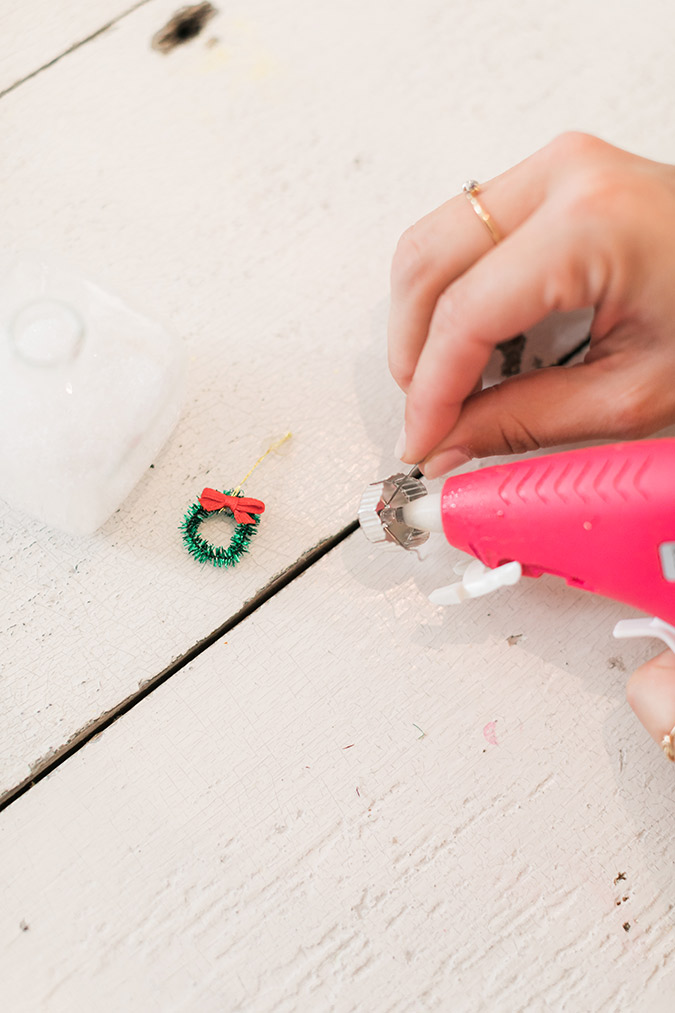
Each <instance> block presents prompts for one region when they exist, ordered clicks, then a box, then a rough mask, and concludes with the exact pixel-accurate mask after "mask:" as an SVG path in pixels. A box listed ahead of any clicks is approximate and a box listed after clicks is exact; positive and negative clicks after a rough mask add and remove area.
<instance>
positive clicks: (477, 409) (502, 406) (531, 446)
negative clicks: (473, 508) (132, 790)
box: [422, 364, 626, 478]
mask: <svg viewBox="0 0 675 1013" xmlns="http://www.w3.org/2000/svg"><path fill="white" fill-rule="evenodd" d="M622 382H623V378H622V377H621V376H620V375H619V374H618V373H617V372H616V371H615V370H611V369H606V368H605V367H604V365H602V366H601V365H599V364H598V365H579V366H572V367H570V368H567V369H565V368H563V367H553V368H551V369H543V370H540V371H538V372H534V373H528V374H526V375H524V376H520V377H515V378H514V379H513V380H506V381H504V382H503V383H501V384H500V385H499V386H497V387H491V388H490V389H488V390H484V391H481V392H479V393H477V394H475V395H474V396H472V397H469V398H468V399H467V400H466V401H465V403H464V405H463V407H462V409H461V412H460V415H459V418H458V419H457V422H456V423H455V425H454V426H453V427H452V429H451V431H450V433H449V434H448V436H447V437H446V438H445V439H444V440H442V441H441V443H440V444H439V445H438V446H437V447H436V448H435V449H434V452H433V454H432V455H431V456H430V457H428V458H427V460H426V461H425V462H424V463H423V464H422V471H423V472H424V474H425V475H426V476H427V478H438V476H439V475H443V474H445V473H446V472H447V471H449V470H451V469H452V468H456V467H458V465H459V464H461V463H462V459H461V457H460V456H459V455H460V454H463V455H464V460H468V459H470V458H472V457H490V456H492V455H494V454H523V453H527V452H528V451H531V450H538V449H539V448H540V447H554V446H557V445H558V444H562V443H573V442H578V441H581V440H586V439H591V438H593V439H611V438H613V437H623V436H624V435H626V434H625V432H624V429H623V426H624V421H623V419H622V418H620V417H618V416H617V412H616V409H617V405H618V404H619V403H620V397H621V393H622V391H621V387H622Z"/></svg>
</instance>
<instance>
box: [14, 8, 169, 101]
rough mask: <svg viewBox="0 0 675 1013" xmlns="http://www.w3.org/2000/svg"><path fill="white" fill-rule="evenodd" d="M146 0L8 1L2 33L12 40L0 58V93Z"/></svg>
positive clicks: (116, 21) (110, 26) (15, 85)
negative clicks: (91, 0)
mask: <svg viewBox="0 0 675 1013" xmlns="http://www.w3.org/2000/svg"><path fill="white" fill-rule="evenodd" d="M144 3H149V0H135V2H134V0H94V2H86V3H83V2H82V0H59V3H58V4H51V3H44V2H41V0H27V2H24V3H20V4H5V5H4V6H3V9H2V10H1V11H0V32H1V33H2V38H3V39H5V40H8V41H10V42H11V44H10V45H7V46H5V49H4V52H3V54H2V60H1V61H0V97H1V96H2V94H3V93H5V92H7V91H9V90H11V89H12V88H15V87H17V86H18V85H19V84H20V83H21V82H22V81H24V80H25V79H26V78H28V77H31V76H33V75H34V74H37V73H40V72H41V71H42V69H44V68H47V67H49V66H50V65H51V64H52V63H53V62H54V61H55V60H57V59H61V58H62V57H63V56H64V54H67V53H70V52H72V50H73V49H74V48H75V47H77V46H80V45H82V44H86V42H87V40H89V39H91V38H92V36H96V34H97V33H98V32H100V31H108V30H109V29H110V28H112V27H113V25H115V24H117V23H118V22H119V20H120V19H121V18H123V17H124V16H125V15H126V14H127V13H128V12H129V11H131V10H134V9H135V8H136V7H139V6H141V5H142V4H144Z"/></svg>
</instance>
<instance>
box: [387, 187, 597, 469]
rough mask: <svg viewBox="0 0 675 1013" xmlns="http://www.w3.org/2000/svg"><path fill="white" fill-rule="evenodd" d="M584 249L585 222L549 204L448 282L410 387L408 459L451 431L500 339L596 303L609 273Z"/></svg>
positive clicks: (412, 459)
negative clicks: (557, 314) (590, 265)
mask: <svg viewBox="0 0 675 1013" xmlns="http://www.w3.org/2000/svg"><path fill="white" fill-rule="evenodd" d="M582 256H585V257H586V259H587V260H588V258H589V253H588V244H587V243H586V241H585V237H584V236H583V235H581V234H580V226H579V223H578V222H577V223H574V222H572V221H570V220H569V219H567V218H566V217H565V216H564V215H561V214H560V211H559V209H557V208H556V207H555V206H553V207H552V206H551V205H550V204H544V205H542V206H541V207H540V208H538V209H537V210H536V211H535V212H534V214H532V215H531V216H530V217H529V218H528V219H527V220H526V221H525V222H524V223H523V224H522V225H521V226H520V228H518V229H516V231H515V232H513V233H512V234H511V235H510V236H507V238H506V239H505V240H503V242H501V243H500V244H499V245H498V246H495V247H494V248H493V249H492V250H491V251H490V252H489V253H487V254H486V255H485V256H484V257H482V258H481V259H480V260H479V261H477V262H476V264H474V266H473V267H471V268H470V269H469V270H468V271H467V272H466V273H465V274H463V275H462V276H461V277H460V278H458V279H457V280H456V281H455V282H453V283H452V284H451V285H449V286H448V287H447V288H446V289H445V291H444V292H443V293H442V295H441V296H440V298H439V299H438V302H437V303H436V307H435V310H434V313H433V317H432V320H431V326H430V328H429V336H428V338H427V340H426V343H425V345H424V347H423V349H422V351H421V353H420V356H419V359H418V362H417V367H416V369H415V374H414V377H413V380H412V383H411V385H410V388H409V392H408V398H407V401H406V414H405V430H406V446H405V451H404V452H403V455H402V459H403V460H404V461H408V462H409V463H411V464H412V463H415V462H418V461H422V460H424V458H425V457H426V456H427V455H428V454H429V453H430V452H431V451H432V450H433V449H434V448H435V447H436V446H437V444H438V443H439V442H440V441H441V440H442V439H443V437H444V436H446V434H447V433H448V432H449V431H450V429H451V428H452V426H453V425H454V424H455V422H456V420H457V417H458V415H459V412H460V409H461V406H462V403H463V401H464V400H465V398H467V397H468V396H469V394H470V393H471V391H472V389H473V387H474V385H475V384H476V381H477V380H478V379H479V377H480V375H481V373H482V371H483V369H484V368H485V365H486V364H487V361H488V359H489V357H490V354H491V352H492V350H493V348H494V347H495V345H497V344H498V343H499V342H500V341H503V340H505V339H506V338H509V337H511V336H512V335H513V334H518V333H520V332H521V331H524V330H527V329H528V328H530V327H532V326H533V325H534V324H535V323H538V322H539V321H540V320H542V319H543V318H544V317H545V316H548V314H549V313H551V312H553V311H554V310H561V311H566V310H571V309H580V308H582V307H584V306H590V305H593V304H594V303H595V302H596V300H597V299H598V298H599V297H600V294H601V291H602V285H603V284H604V273H603V270H602V267H601V265H600V266H599V267H598V269H596V270H589V269H587V266H586V264H585V263H582V261H581V257H582ZM591 278H592V279H593V289H591V282H590V279H591Z"/></svg>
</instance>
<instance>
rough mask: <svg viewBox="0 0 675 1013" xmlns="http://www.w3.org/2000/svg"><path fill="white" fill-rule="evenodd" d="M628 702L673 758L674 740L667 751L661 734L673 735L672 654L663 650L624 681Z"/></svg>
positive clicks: (674, 684)
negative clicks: (626, 683) (626, 682)
mask: <svg viewBox="0 0 675 1013" xmlns="http://www.w3.org/2000/svg"><path fill="white" fill-rule="evenodd" d="M626 696H627V697H628V703H629V704H630V705H631V707H632V708H633V710H634V711H635V713H636V714H637V716H638V718H639V719H640V721H641V722H642V724H643V725H644V726H645V728H646V729H647V731H648V732H649V734H650V735H651V737H652V738H653V739H654V740H655V741H656V742H658V743H659V745H662V746H663V748H664V752H666V755H667V756H668V758H669V759H670V760H675V741H672V742H671V750H670V753H668V751H667V750H666V746H667V745H668V742H667V741H666V743H665V745H664V737H665V736H669V735H670V733H671V732H672V733H673V738H675V729H674V726H675V654H673V652H672V651H664V653H663V654H659V655H657V656H656V657H655V658H652V659H651V661H648V662H647V663H646V664H645V665H642V666H641V667H640V668H638V669H637V670H636V671H635V672H633V674H632V676H631V677H630V679H629V681H628V686H627V688H626Z"/></svg>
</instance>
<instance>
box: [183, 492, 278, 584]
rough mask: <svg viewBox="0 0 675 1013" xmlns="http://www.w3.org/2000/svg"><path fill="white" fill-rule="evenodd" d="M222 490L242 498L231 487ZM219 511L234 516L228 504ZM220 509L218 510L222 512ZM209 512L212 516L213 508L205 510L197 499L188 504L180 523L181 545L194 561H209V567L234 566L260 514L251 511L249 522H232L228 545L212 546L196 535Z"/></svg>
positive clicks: (239, 493)
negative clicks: (182, 543) (251, 520)
mask: <svg viewBox="0 0 675 1013" xmlns="http://www.w3.org/2000/svg"><path fill="white" fill-rule="evenodd" d="M223 493H224V495H226V496H239V497H243V495H244V494H243V492H242V490H241V489H239V490H238V491H237V492H235V491H234V490H233V489H224V490H223ZM261 505H262V504H261ZM223 510H224V511H225V513H226V514H229V515H230V517H232V516H234V515H233V513H232V510H230V508H229V507H223ZM223 510H221V511H219V512H220V513H222V512H223ZM209 515H211V516H212V515H213V511H208V510H205V509H204V507H203V506H202V505H201V503H200V502H199V500H197V501H196V502H195V503H193V504H192V506H191V507H190V509H189V510H188V511H187V513H186V514H185V517H184V518H183V521H182V523H181V526H180V529H181V531H182V532H183V542H184V543H185V547H186V548H187V550H188V552H189V553H190V554H191V555H192V556H193V557H194V558H195V559H196V560H197V562H198V563H212V564H213V566H236V564H237V562H238V561H239V559H240V557H241V555H242V553H244V552H248V544H249V542H250V541H251V538H252V537H253V535H254V534H255V531H256V528H257V527H258V524H259V523H260V515H259V514H251V516H252V518H253V523H252V524H236V525H235V528H234V532H233V534H232V539H231V541H230V543H229V545H212V544H211V542H208V541H207V540H206V538H203V537H202V536H201V535H200V534H199V528H200V527H201V525H202V523H203V522H204V521H205V520H206V518H207V517H208V516H209Z"/></svg>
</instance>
